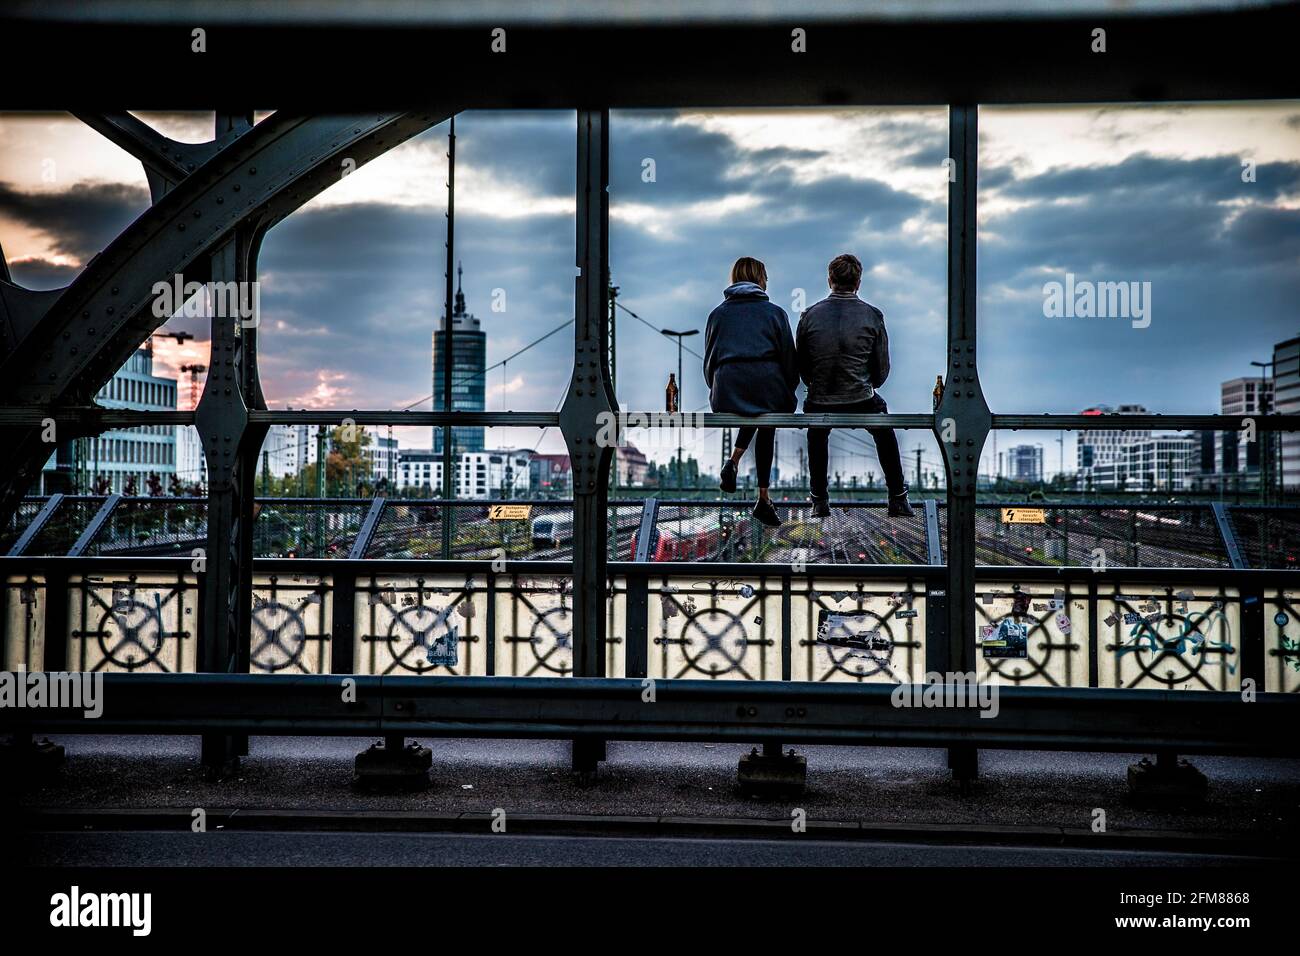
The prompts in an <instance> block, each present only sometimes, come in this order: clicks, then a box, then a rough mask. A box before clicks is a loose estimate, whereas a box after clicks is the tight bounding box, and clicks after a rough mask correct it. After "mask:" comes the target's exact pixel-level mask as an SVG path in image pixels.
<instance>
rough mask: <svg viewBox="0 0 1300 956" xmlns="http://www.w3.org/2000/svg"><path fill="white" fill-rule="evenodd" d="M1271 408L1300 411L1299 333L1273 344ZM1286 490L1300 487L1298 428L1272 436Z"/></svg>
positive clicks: (1282, 412) (1285, 412) (1286, 412)
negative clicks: (1295, 430)
mask: <svg viewBox="0 0 1300 956" xmlns="http://www.w3.org/2000/svg"><path fill="white" fill-rule="evenodd" d="M1273 399H1274V402H1273V408H1274V411H1276V412H1277V414H1279V415H1297V414H1300V336H1297V337H1296V338H1293V339H1287V340H1286V341H1285V342H1278V343H1277V344H1276V345H1274V346H1273ZM1273 447H1274V448H1276V449H1277V450H1278V454H1279V455H1280V459H1281V462H1280V464H1281V467H1278V468H1276V470H1275V472H1274V473H1275V474H1278V475H1280V476H1281V481H1282V487H1283V488H1284V489H1286V490H1287V491H1293V490H1296V489H1300V432H1281V433H1279V435H1278V437H1277V438H1276V439H1275V440H1274V445H1273Z"/></svg>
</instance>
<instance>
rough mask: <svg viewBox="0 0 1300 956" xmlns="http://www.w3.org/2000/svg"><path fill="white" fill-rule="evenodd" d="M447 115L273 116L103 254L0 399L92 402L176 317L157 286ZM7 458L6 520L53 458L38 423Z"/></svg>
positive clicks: (46, 320) (2, 492) (23, 347)
mask: <svg viewBox="0 0 1300 956" xmlns="http://www.w3.org/2000/svg"><path fill="white" fill-rule="evenodd" d="M451 113H452V111H451V110H427V111H418V112H401V113H375V114H366V115H365V116H360V115H332V116H305V117H304V116H288V115H281V114H273V115H272V116H270V117H268V118H267V119H265V120H264V121H262V122H261V123H259V124H258V125H256V126H254V127H253V128H251V129H249V130H247V131H246V132H245V133H243V134H242V135H241V136H239V137H237V138H235V139H234V140H232V141H231V142H230V143H229V144H228V145H227V146H226V147H225V148H224V149H222V150H220V151H219V152H217V153H216V154H215V155H214V156H213V157H212V158H211V159H210V160H209V161H208V162H206V163H204V164H203V165H201V166H199V167H198V168H197V169H196V170H194V172H192V173H190V175H189V176H187V177H186V179H185V180H184V181H182V182H180V183H178V184H177V185H176V187H175V188H174V189H171V190H170V191H169V192H168V193H167V194H166V195H164V196H162V197H160V198H159V199H158V201H157V202H156V203H155V204H154V205H153V206H151V207H150V208H149V209H148V210H146V211H145V212H144V213H143V214H142V215H141V216H140V217H139V218H138V219H136V220H135V222H133V223H132V224H131V225H130V226H128V227H127V229H126V230H125V231H123V232H122V234H121V235H119V236H118V237H117V238H116V239H114V240H113V242H112V243H110V244H109V246H108V247H107V248H106V249H105V250H104V251H103V252H101V253H100V254H99V255H97V256H95V257H94V258H93V259H91V261H90V262H89V263H88V264H87V266H86V268H85V269H84V270H83V271H82V272H81V274H80V275H79V276H78V277H77V278H76V280H75V281H74V282H73V283H72V284H71V285H69V286H68V287H67V288H66V289H64V290H62V294H61V295H60V296H59V297H58V299H57V301H55V302H54V303H53V304H52V305H51V307H50V309H49V311H48V312H47V313H46V314H45V316H44V317H43V318H42V319H41V320H40V321H39V322H38V323H36V324H35V325H34V326H33V327H32V329H31V331H30V332H29V333H28V334H27V335H26V336H24V338H23V339H22V340H21V341H18V342H16V343H14V347H13V349H12V350H11V351H10V352H9V353H8V354H7V355H5V356H4V357H3V359H0V400H3V402H4V403H5V404H12V405H64V404H88V403H89V402H90V401H91V399H92V397H93V396H94V395H95V394H96V393H97V392H98V391H99V389H100V388H101V387H102V386H103V385H104V383H105V382H107V381H108V379H109V378H111V377H112V375H113V373H114V372H116V371H117V369H118V368H120V367H121V366H122V364H123V363H124V362H126V360H127V359H128V358H130V356H131V355H132V354H133V353H134V352H135V350H136V349H137V348H139V346H140V344H141V343H143V342H144V341H145V340H146V338H147V336H148V335H149V334H150V333H151V332H153V331H154V330H155V329H157V328H158V327H159V326H160V325H162V324H163V323H164V322H165V321H166V320H167V318H169V317H168V316H164V317H162V318H159V317H157V316H155V315H153V312H152V301H153V293H152V290H153V286H154V284H155V283H157V282H164V281H170V280H171V279H172V278H173V277H174V276H176V275H177V274H182V273H184V272H185V271H186V270H187V269H188V270H190V275H189V279H190V281H207V278H208V265H207V256H208V255H209V254H210V253H211V252H212V251H213V250H214V249H215V248H217V246H218V245H219V244H220V243H221V242H223V241H225V240H226V239H227V238H228V237H229V236H230V235H231V234H232V232H233V231H234V230H235V229H237V228H240V227H246V228H252V229H253V230H254V231H255V232H257V233H264V232H265V230H267V229H269V228H270V227H271V226H273V225H275V223H277V222H279V221H280V220H282V219H284V218H285V217H286V216H288V215H289V214H290V213H291V212H293V211H294V210H295V209H297V208H299V207H300V206H302V205H303V204H304V203H306V202H307V201H308V200H310V199H312V198H313V197H314V196H316V195H318V194H319V193H321V192H323V191H324V190H325V189H326V188H328V187H329V186H330V185H332V184H333V183H335V182H337V181H338V180H339V178H341V176H342V175H343V172H342V170H343V168H344V167H343V163H344V161H345V160H351V161H352V163H354V164H355V166H350V167H349V171H350V169H351V168H355V167H359V166H361V165H363V164H364V163H366V162H368V161H369V160H371V159H373V158H375V157H376V156H379V155H382V154H383V153H385V152H387V151H388V150H390V149H392V148H393V147H394V146H397V145H399V144H401V143H403V142H405V141H406V140H407V139H409V138H410V137H412V136H415V135H418V134H419V133H421V132H423V131H424V130H426V129H428V128H429V127H431V126H434V125H436V124H437V123H439V122H441V121H442V120H444V119H446V118H447V117H449V116H450V115H451ZM8 443H9V447H10V449H11V454H10V455H9V456H7V458H6V460H5V462H4V463H3V465H0V517H3V516H4V515H7V514H8V513H9V512H10V511H11V510H12V508H13V507H14V504H15V502H16V501H17V499H18V497H21V495H22V493H23V491H24V490H25V488H26V487H27V486H28V485H29V484H30V483H31V481H32V480H33V479H34V478H35V477H36V475H37V473H38V472H39V469H40V466H41V464H42V463H43V462H44V461H45V460H46V459H47V458H48V457H49V445H48V444H46V443H43V442H41V441H40V436H39V431H38V430H37V429H34V428H28V429H23V430H14V432H13V433H12V434H11V435H10V436H9V441H8Z"/></svg>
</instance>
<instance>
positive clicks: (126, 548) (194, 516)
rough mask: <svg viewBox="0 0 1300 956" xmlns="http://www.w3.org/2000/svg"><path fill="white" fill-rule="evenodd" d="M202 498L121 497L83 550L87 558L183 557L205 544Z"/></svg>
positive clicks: (205, 511) (205, 514)
mask: <svg viewBox="0 0 1300 956" xmlns="http://www.w3.org/2000/svg"><path fill="white" fill-rule="evenodd" d="M207 534H208V502H207V499H205V498H165V497H158V498H123V499H122V500H121V501H119V502H118V503H117V507H115V508H114V509H113V510H112V512H111V513H110V514H109V516H108V519H107V520H106V521H105V522H104V525H103V527H101V528H100V529H99V531H98V533H96V534H95V536H94V537H93V538H91V540H90V541H89V543H88V544H87V545H86V548H85V552H84V553H85V554H87V555H101V556H110V555H123V556H125V555H184V554H190V553H192V552H193V551H194V549H196V548H203V547H206V545H207Z"/></svg>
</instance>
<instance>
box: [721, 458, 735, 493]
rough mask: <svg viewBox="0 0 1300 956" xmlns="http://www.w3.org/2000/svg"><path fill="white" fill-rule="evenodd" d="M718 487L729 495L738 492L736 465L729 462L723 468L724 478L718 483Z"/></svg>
mask: <svg viewBox="0 0 1300 956" xmlns="http://www.w3.org/2000/svg"><path fill="white" fill-rule="evenodd" d="M718 487H719V488H721V489H722V490H723V491H725V492H727V493H731V492H733V491H735V490H736V463H735V462H732V461H729V462H727V463H726V464H725V465H723V466H722V478H721V479H719V481H718Z"/></svg>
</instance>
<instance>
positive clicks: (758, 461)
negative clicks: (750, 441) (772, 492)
mask: <svg viewBox="0 0 1300 956" xmlns="http://www.w3.org/2000/svg"><path fill="white" fill-rule="evenodd" d="M775 448H776V429H775V428H760V429H758V443H757V444H755V445H754V465H755V468H756V470H757V471H758V497H759V498H762V499H764V500H766V499H767V487H768V485H770V484H771V483H772V455H773V452H774V451H775Z"/></svg>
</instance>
